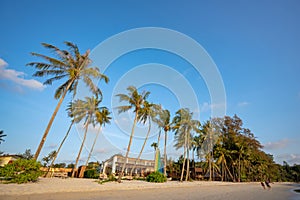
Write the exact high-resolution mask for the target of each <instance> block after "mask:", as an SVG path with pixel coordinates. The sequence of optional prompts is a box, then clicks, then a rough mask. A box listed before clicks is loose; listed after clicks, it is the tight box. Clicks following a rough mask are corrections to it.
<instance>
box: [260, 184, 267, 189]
mask: <svg viewBox="0 0 300 200" xmlns="http://www.w3.org/2000/svg"><path fill="white" fill-rule="evenodd" d="M260 184H261V186H262V187H263V188H264V190H265V189H266V186H265V184H264V182H260Z"/></svg>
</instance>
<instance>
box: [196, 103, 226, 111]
mask: <svg viewBox="0 0 300 200" xmlns="http://www.w3.org/2000/svg"><path fill="white" fill-rule="evenodd" d="M224 107H225V108H226V104H224V103H219V104H210V103H208V102H204V103H203V104H201V105H200V112H210V111H211V110H212V109H216V110H218V109H223V108H224Z"/></svg>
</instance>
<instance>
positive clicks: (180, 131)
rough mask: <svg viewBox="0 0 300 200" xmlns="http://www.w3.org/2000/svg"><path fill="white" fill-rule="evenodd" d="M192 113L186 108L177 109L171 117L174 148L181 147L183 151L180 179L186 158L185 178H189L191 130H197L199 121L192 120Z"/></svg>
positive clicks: (181, 178)
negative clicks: (174, 141)
mask: <svg viewBox="0 0 300 200" xmlns="http://www.w3.org/2000/svg"><path fill="white" fill-rule="evenodd" d="M192 117H193V113H192V112H190V111H189V109H188V108H182V109H179V110H178V111H177V112H176V115H175V117H174V118H173V122H172V123H173V124H174V126H173V127H172V129H173V130H174V131H175V140H176V144H175V147H176V149H179V148H182V147H183V149H184V152H183V166H182V171H181V177H180V181H182V180H183V174H184V167H185V162H186V160H187V172H186V178H185V180H186V181H187V180H188V178H189V151H190V149H191V148H192V144H193V136H192V133H193V132H199V127H200V122H199V121H198V120H194V119H193V118H192Z"/></svg>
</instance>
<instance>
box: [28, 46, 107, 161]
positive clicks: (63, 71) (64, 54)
mask: <svg viewBox="0 0 300 200" xmlns="http://www.w3.org/2000/svg"><path fill="white" fill-rule="evenodd" d="M65 44H66V46H67V47H68V48H69V51H68V50H61V49H59V48H58V47H56V46H53V45H51V44H47V43H42V46H44V47H45V48H46V49H49V50H50V51H51V52H53V53H54V55H55V56H54V57H50V56H46V55H42V54H39V53H31V55H33V56H36V57H38V58H42V59H43V60H45V62H30V63H28V64H27V65H28V66H33V67H35V68H36V69H37V71H36V72H35V73H34V74H33V76H37V77H44V76H51V77H50V78H49V79H47V80H46V81H45V82H44V84H45V85H51V84H52V82H54V81H56V80H61V79H64V80H65V82H64V83H63V84H62V85H60V86H59V87H58V88H57V89H56V91H55V95H54V97H55V99H59V101H58V103H57V105H56V107H55V109H54V112H53V114H52V116H51V118H50V121H49V122H48V125H47V127H46V129H45V132H44V134H43V137H42V139H41V141H40V143H39V146H38V148H37V151H36V153H35V155H34V159H35V160H36V159H37V158H38V157H39V155H40V152H41V150H42V148H43V146H44V143H45V141H46V138H47V136H48V133H49V131H50V128H51V126H52V123H53V121H54V119H55V116H56V114H57V112H58V110H59V108H60V106H61V104H62V102H63V100H64V98H65V96H66V94H67V92H72V93H73V95H74V96H75V95H76V90H77V86H78V83H79V80H80V79H81V80H83V82H84V83H85V84H86V86H87V87H88V88H89V89H90V90H91V91H92V92H93V94H101V91H100V89H99V88H98V87H97V85H96V84H94V83H93V81H92V79H93V78H95V79H104V80H105V82H106V83H107V82H108V77H106V76H105V75H103V74H101V73H100V71H99V68H97V67H90V64H91V63H92V61H91V59H90V58H89V54H90V50H87V51H86V52H85V53H84V54H80V52H79V49H78V47H77V46H76V45H75V44H73V43H71V42H65Z"/></svg>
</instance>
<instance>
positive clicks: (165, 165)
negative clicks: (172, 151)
mask: <svg viewBox="0 0 300 200" xmlns="http://www.w3.org/2000/svg"><path fill="white" fill-rule="evenodd" d="M167 137H168V135H167V131H165V144H164V175H165V176H167Z"/></svg>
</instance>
